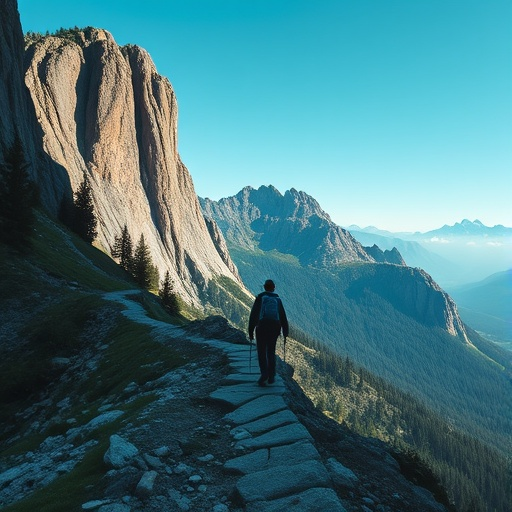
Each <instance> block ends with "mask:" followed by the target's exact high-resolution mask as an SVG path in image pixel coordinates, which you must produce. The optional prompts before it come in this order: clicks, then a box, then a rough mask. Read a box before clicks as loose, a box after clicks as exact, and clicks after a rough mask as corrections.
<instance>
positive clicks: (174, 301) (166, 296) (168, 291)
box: [158, 271, 180, 315]
mask: <svg viewBox="0 0 512 512" xmlns="http://www.w3.org/2000/svg"><path fill="white" fill-rule="evenodd" d="M158 295H160V299H162V304H163V306H164V308H165V309H166V310H167V311H168V312H169V313H170V314H171V315H177V314H178V313H179V312H180V305H179V300H178V296H177V294H176V293H175V292H174V283H173V282H172V279H171V274H170V273H169V271H167V272H166V273H165V277H164V280H163V281H162V284H161V288H160V290H159V291H158Z"/></svg>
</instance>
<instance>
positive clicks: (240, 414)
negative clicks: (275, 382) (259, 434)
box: [224, 395, 287, 425]
mask: <svg viewBox="0 0 512 512" xmlns="http://www.w3.org/2000/svg"><path fill="white" fill-rule="evenodd" d="M283 409H287V406H286V403H285V401H284V400H283V397H282V396H279V395H266V396H260V397H258V398H256V399H254V400H252V401H251V402H248V403H246V404H244V405H243V406H241V407H239V408H238V409H237V410H236V411H233V412H230V413H228V414H226V415H225V416H224V419H225V420H227V421H230V422H233V423H235V424H236V425H241V424H244V423H249V422H251V421H254V420H257V419H259V418H263V417H264V416H268V415H270V414H273V413H276V412H278V411H282V410H283Z"/></svg>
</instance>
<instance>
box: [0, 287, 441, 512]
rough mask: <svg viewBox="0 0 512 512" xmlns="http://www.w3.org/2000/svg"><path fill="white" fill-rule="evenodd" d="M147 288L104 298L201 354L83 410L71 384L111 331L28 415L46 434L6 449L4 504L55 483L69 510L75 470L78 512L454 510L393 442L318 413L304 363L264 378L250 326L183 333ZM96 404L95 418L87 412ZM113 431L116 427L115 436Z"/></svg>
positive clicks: (47, 493) (185, 352)
mask: <svg viewBox="0 0 512 512" xmlns="http://www.w3.org/2000/svg"><path fill="white" fill-rule="evenodd" d="M137 296H140V294H139V292H134V291H124V292H115V293H109V294H106V295H104V297H105V298H106V299H108V300H111V301H115V302H118V303H121V304H123V305H124V306H125V309H124V310H123V314H124V315H125V316H126V317H127V318H129V319H130V320H132V321H135V322H138V323H142V324H145V325H148V326H149V327H150V328H151V329H152V331H151V332H152V335H153V336H154V337H155V339H157V340H159V341H160V342H162V343H164V344H166V345H168V346H169V347H171V348H173V349H174V350H176V352H177V353H178V354H180V355H182V356H184V357H185V359H186V360H187V361H188V362H187V363H185V364H184V365H182V366H179V367H177V368H174V369H169V371H167V372H166V371H163V372H162V371H161V370H162V366H161V364H162V363H161V362H159V361H154V363H153V365H154V366H155V368H158V371H157V372H155V375H156V376H157V377H156V378H155V380H148V381H146V382H144V383H141V384H140V385H138V384H136V382H131V383H129V384H128V385H127V386H126V388H125V389H124V390H121V391H120V392H117V391H116V392H115V393H112V394H111V395H109V396H103V397H102V398H101V405H100V406H99V407H98V406H97V404H96V405H95V406H94V407H93V408H92V409H91V408H90V407H89V405H88V403H87V401H86V400H85V401H83V406H82V408H78V409H77V407H76V406H75V407H73V403H75V404H76V402H77V401H78V402H80V403H82V400H83V398H82V397H81V395H77V396H75V395H74V394H73V392H71V393H70V390H69V389H68V387H69V388H71V386H69V383H70V381H72V380H73V381H74V380H77V379H78V380H80V379H81V380H84V379H85V378H86V377H87V372H88V371H89V370H88V369H89V368H94V367H95V366H96V365H98V364H99V361H100V359H101V351H102V349H103V348H104V346H105V345H104V344H105V343H108V340H105V339H103V338H102V337H101V336H100V337H99V339H98V341H97V343H96V345H95V352H94V353H91V354H89V356H88V357H86V358H85V359H84V358H83V357H82V358H77V359H76V360H70V361H68V362H67V363H66V365H67V370H66V372H65V373H64V374H63V376H62V377H61V379H60V381H59V382H58V383H56V384H55V386H56V387H55V388H54V389H53V390H52V391H51V392H49V393H47V394H46V395H43V396H41V401H40V402H38V403H35V404H33V405H32V406H30V407H29V408H28V409H27V410H26V411H22V412H20V418H21V419H22V420H23V421H24V424H25V425H28V429H27V430H26V431H24V432H18V433H17V435H16V438H13V440H14V441H16V440H17V442H21V441H23V436H25V435H28V436H32V438H33V437H34V436H35V437H36V438H39V437H40V438H41V439H42V442H41V443H40V445H39V446H38V447H37V448H35V449H32V450H31V451H27V452H25V453H20V454H13V455H4V456H2V457H1V458H0V508H3V507H7V509H8V510H11V508H10V507H9V505H14V506H15V507H16V503H17V502H19V501H21V500H23V499H24V498H25V497H30V496H32V495H33V494H34V491H39V490H42V489H44V493H43V496H42V497H41V498H40V500H41V499H42V500H43V501H44V505H45V510H54V508H52V505H55V506H56V508H55V510H62V507H60V508H59V507H58V506H57V502H58V501H59V500H60V499H61V494H62V492H63V491H62V485H63V480H65V479H66V478H68V479H69V478H71V479H73V478H74V483H73V484H71V485H72V487H73V488H75V489H78V488H79V489H81V491H80V492H79V493H78V494H79V495H80V497H77V498H76V499H74V500H72V503H73V504H74V503H76V502H77V501H78V502H79V503H80V506H79V507H78V508H69V510H91V511H93V512H161V511H177V512H187V511H188V512H191V511H193V512H278V511H283V512H284V511H286V512H289V511H291V512H306V511H307V512H327V511H328V512H342V511H348V512H417V511H418V510H421V511H422V512H441V511H445V508H444V507H443V506H442V505H440V504H439V503H437V502H436V501H435V499H434V498H433V496H432V494H430V492H428V491H427V490H426V489H424V488H422V487H419V486H418V485H415V484H414V483H412V482H411V481H409V480H407V479H406V478H405V477H404V474H403V473H402V469H401V467H400V465H399V464H398V462H397V460H395V458H394V457H392V456H391V455H390V453H389V451H388V449H387V448H386V446H385V445H384V444H383V443H381V442H380V441H377V440H372V439H368V438H362V437H360V436H358V435H357V434H355V433H353V432H351V431H349V430H348V429H346V428H343V426H341V425H339V424H337V423H335V422H333V421H332V420H330V419H329V418H327V417H326V416H324V415H323V414H321V413H320V412H319V411H317V410H316V409H315V408H314V406H313V405H312V404H311V403H310V401H309V400H308V399H307V397H306V396H305V395H304V393H303V391H302V390H301V389H300V388H299V386H298V385H297V384H296V383H295V381H293V379H292V376H291V374H290V371H291V370H292V369H291V367H288V366H287V365H285V364H283V363H282V362H280V363H279V368H280V372H281V375H280V376H277V377H276V382H275V383H274V384H273V385H269V386H266V387H263V388H262V387H259V386H258V385H257V384H256V380H257V378H258V376H259V374H258V370H257V360H256V353H255V351H254V348H253V349H252V350H253V353H252V354H251V348H250V346H249V345H248V344H244V336H243V334H241V333H240V331H237V330H236V329H233V328H230V327H229V326H228V324H227V323H225V321H224V320H223V319H222V318H220V317H219V318H218V319H213V320H219V322H217V321H215V322H213V323H210V321H209V319H207V320H206V321H203V322H198V323H197V325H194V324H195V323H193V324H192V326H188V327H187V328H186V329H183V328H180V327H176V326H173V325H170V324H167V323H164V322H160V321H157V320H154V319H151V318H149V317H148V316H147V314H146V312H145V310H144V309H143V307H142V306H141V305H140V304H139V302H137ZM132 299H134V300H132ZM220 320H223V322H224V323H223V322H220ZM226 339H229V340H231V341H234V342H233V343H232V342H227V341H224V340H226ZM84 372H85V373H84ZM145 400H147V403H145V402H144V401H145ZM141 401H142V402H144V403H143V404H142V405H137V406H136V407H134V408H132V409H130V407H131V404H134V403H135V402H137V403H138V404H141ZM130 411H131V412H130ZM83 414H87V418H91V419H90V421H87V422H86V423H84V421H80V418H79V415H83ZM56 426H58V427H59V433H58V434H56V433H55V427H56ZM64 426H66V428H62V427H64ZM67 427H69V428H67ZM102 429H106V431H108V432H109V434H108V435H110V433H111V432H115V433H113V434H112V435H111V436H110V438H109V437H105V435H104V434H101V435H100V431H101V430H102ZM51 432H54V433H53V435H52V434H51ZM108 440H109V442H108ZM7 444H8V443H7ZM4 445H5V444H4ZM5 446H6V445H5ZM92 452H95V453H96V455H94V457H95V459H94V460H96V462H95V464H96V466H97V467H96V469H95V474H97V472H98V470H99V471H100V474H101V472H104V473H103V474H102V476H99V477H96V480H95V483H94V484H91V485H85V486H84V484H83V482H81V481H77V478H79V477H77V476H75V477H73V475H77V471H78V473H79V472H80V468H82V467H84V466H86V463H85V462H86V461H85V459H86V457H88V456H90V455H91V454H92ZM89 460H91V459H90V457H89ZM81 462H84V464H81ZM347 466H348V467H347ZM349 468H350V469H349ZM82 471H83V470H82ZM68 481H69V480H68ZM67 485H70V484H69V483H68V484H67ZM70 503H71V502H70ZM36 508H37V507H36ZM22 509H23V510H26V508H22ZM12 510H20V509H19V508H14V509H12Z"/></svg>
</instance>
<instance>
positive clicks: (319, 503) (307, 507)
mask: <svg viewBox="0 0 512 512" xmlns="http://www.w3.org/2000/svg"><path fill="white" fill-rule="evenodd" d="M245 510H246V512H283V511H285V510H286V511H289V512H347V510H346V508H345V507H344V506H343V505H342V504H341V502H340V500H339V498H338V496H337V495H336V493H335V492H334V491H333V490H332V489H324V488H315V489H308V490H307V491H304V492H302V493H300V494H296V495H294V496H287V497H286V498H280V499H278V500H272V501H257V502H253V503H249V504H248V505H247V508H246V509H245Z"/></svg>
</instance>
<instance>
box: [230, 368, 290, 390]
mask: <svg viewBox="0 0 512 512" xmlns="http://www.w3.org/2000/svg"><path fill="white" fill-rule="evenodd" d="M259 378H260V374H259V372H257V373H255V372H254V371H253V373H230V374H229V375H227V376H226V377H224V382H226V383H233V384H242V383H243V382H249V383H251V382H254V383H256V382H257V381H258V379H259ZM274 385H284V382H283V379H282V378H281V377H279V376H278V375H276V381H275V383H274V384H267V386H269V387H270V386H274Z"/></svg>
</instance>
